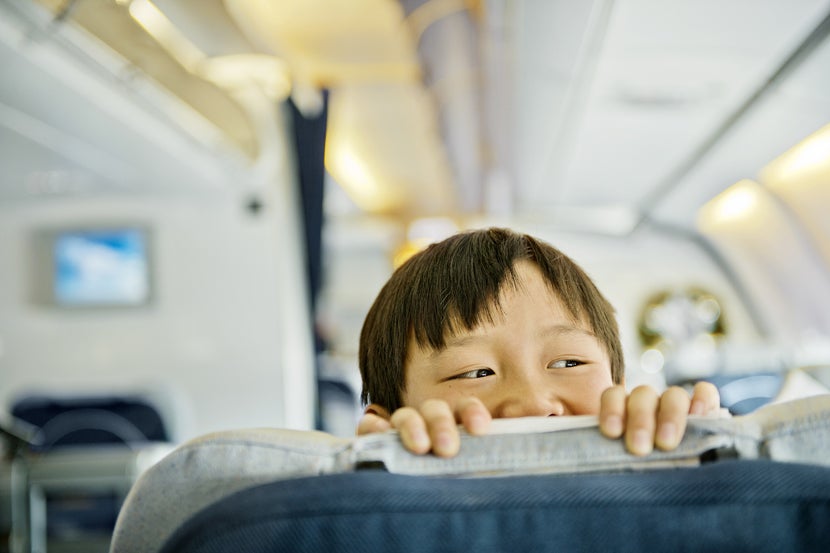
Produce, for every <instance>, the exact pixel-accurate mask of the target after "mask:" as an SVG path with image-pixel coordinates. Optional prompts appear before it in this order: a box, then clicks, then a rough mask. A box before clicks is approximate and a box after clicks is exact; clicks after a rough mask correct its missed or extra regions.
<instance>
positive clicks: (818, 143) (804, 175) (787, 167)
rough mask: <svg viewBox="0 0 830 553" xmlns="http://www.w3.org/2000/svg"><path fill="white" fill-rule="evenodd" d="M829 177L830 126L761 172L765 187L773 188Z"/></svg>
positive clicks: (809, 137)
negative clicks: (766, 185)
mask: <svg viewBox="0 0 830 553" xmlns="http://www.w3.org/2000/svg"><path fill="white" fill-rule="evenodd" d="M822 175H823V178H825V180H826V177H830V125H827V126H825V127H823V128H822V129H820V130H818V131H817V132H815V133H813V134H811V135H810V136H808V137H807V138H805V139H804V140H803V141H802V142H800V143H799V144H797V145H796V146H794V147H793V148H792V149H790V150H788V151H787V152H785V153H784V154H782V155H781V156H779V157H778V158H776V159H775V160H773V161H772V162H771V163H770V164H769V165H767V166H766V167H765V168H764V170H763V171H762V172H761V179H762V181H763V182H764V183H765V184H768V185H769V186H773V187H786V186H793V185H797V184H798V183H800V182H801V181H804V180H812V179H814V178H816V177H822Z"/></svg>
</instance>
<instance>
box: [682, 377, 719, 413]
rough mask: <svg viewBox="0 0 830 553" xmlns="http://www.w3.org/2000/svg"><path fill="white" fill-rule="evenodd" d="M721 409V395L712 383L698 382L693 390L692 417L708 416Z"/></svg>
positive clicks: (690, 408)
mask: <svg viewBox="0 0 830 553" xmlns="http://www.w3.org/2000/svg"><path fill="white" fill-rule="evenodd" d="M718 409H720V393H719V392H718V389H717V387H716V386H715V385H714V384H712V383H711V382H698V383H697V384H695V387H694V389H693V390H692V404H691V406H690V407H689V414H690V415H706V414H709V413H712V412H714V411H717V410H718Z"/></svg>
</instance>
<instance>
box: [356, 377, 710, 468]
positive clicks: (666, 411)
mask: <svg viewBox="0 0 830 553" xmlns="http://www.w3.org/2000/svg"><path fill="white" fill-rule="evenodd" d="M719 408H720V396H719V394H718V390H717V388H715V386H714V385H712V384H710V383H708V382H699V383H697V384H696V385H695V388H694V392H693V394H692V397H691V398H689V394H688V393H687V392H686V391H685V390H683V389H682V388H678V387H671V388H669V389H668V390H666V391H665V392H664V393H663V395H662V396H660V395H658V394H657V391H656V390H654V389H653V388H651V387H649V386H639V387H637V388H635V389H634V390H633V391H632V392H631V394H627V392H626V390H625V388H624V387H623V386H613V387H611V388H608V389H607V390H605V392H603V394H602V399H601V403H600V412H599V420H600V431H601V432H602V433H603V434H604V435H605V436H607V437H609V438H619V437H621V436H623V435H625V445H626V448H627V449H628V451H630V452H631V453H633V454H635V455H646V454H648V453H650V452H651V451H652V450H653V449H654V446H655V445H656V446H657V447H658V448H659V449H663V450H671V449H674V448H675V447H677V445H678V444H679V443H680V440H681V438H682V437H683V433H684V432H685V431H686V420H687V418H688V416H689V415H690V414H692V415H705V414H708V413H712V412H714V411H717V410H718V409H719ZM491 420H492V416H491V415H490V412H489V411H488V410H487V408H486V407H485V406H484V404H483V403H482V402H481V401H480V400H478V399H477V398H475V397H470V398H465V399H464V400H462V401H461V402H460V403H459V404H458V405H457V409H456V411H455V412H453V410H452V409H451V408H450V405H449V404H448V403H447V402H446V401H443V400H440V399H430V400H427V401H425V402H424V403H423V404H421V406H420V407H419V408H417V409H416V408H414V407H402V408H400V409H398V410H397V411H395V412H394V413H393V414H392V416H391V417H390V416H388V413H386V412H383V411H382V410H381V409H380V408H378V409H377V413H367V414H365V415H363V417H362V418H361V419H360V423H359V424H358V427H357V433H358V434H359V435H361V434H371V433H373V432H384V431H386V430H390V429H392V428H394V429H396V430H398V432H399V433H400V437H401V441H402V442H403V444H404V447H406V449H408V450H409V451H411V452H413V453H418V454H423V453H427V452H428V451H430V450H432V452H433V453H434V454H435V455H438V456H440V457H452V456H454V455H456V454H457V453H458V449H459V447H460V443H461V442H460V436H459V434H458V426H457V424H458V423H460V424H461V425H462V426H463V427H464V428H465V429H466V430H467V432H469V433H470V434H486V433H487V430H488V429H489V426H490V421H491Z"/></svg>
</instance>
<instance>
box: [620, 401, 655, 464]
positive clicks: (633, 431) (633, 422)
mask: <svg viewBox="0 0 830 553" xmlns="http://www.w3.org/2000/svg"><path fill="white" fill-rule="evenodd" d="M658 403H659V398H658V396H657V392H656V391H655V390H654V388H652V387H650V386H638V387H636V388H634V390H633V391H632V392H631V395H629V396H628V403H627V405H626V414H625V416H626V420H627V423H626V428H625V447H626V448H627V449H628V451H630V452H631V453H633V454H635V455H647V454H649V453H651V451H652V450H653V449H654V429H655V426H656V418H657V417H656V414H657V406H658Z"/></svg>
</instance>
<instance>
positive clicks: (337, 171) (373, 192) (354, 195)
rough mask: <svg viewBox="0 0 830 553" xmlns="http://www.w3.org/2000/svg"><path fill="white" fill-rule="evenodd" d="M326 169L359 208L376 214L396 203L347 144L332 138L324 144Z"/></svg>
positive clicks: (392, 196)
mask: <svg viewBox="0 0 830 553" xmlns="http://www.w3.org/2000/svg"><path fill="white" fill-rule="evenodd" d="M326 168H327V169H328V171H329V173H331V175H332V176H333V177H334V180H335V181H336V182H337V183H338V184H339V185H340V186H342V187H343V190H345V191H346V193H347V194H348V195H349V197H350V198H351V199H352V201H353V202H354V203H355V204H356V205H357V206H358V207H359V208H360V209H362V210H364V211H367V212H370V213H378V212H384V211H389V210H390V209H394V208H395V207H397V206H398V205H399V204H400V201H399V199H398V198H396V197H395V195H394V194H393V193H392V191H391V189H386V188H384V187H382V186H381V184H380V182H378V179H376V178H375V177H374V175H373V174H372V172H371V170H370V168H369V167H368V166H367V165H366V163H365V161H364V160H363V159H362V158H361V157H359V156H358V155H357V154H356V153H355V152H354V151H353V150H352V148H351V147H349V146H347V145H343V143H342V142H338V141H337V140H335V139H333V140H331V141H329V142H328V143H327V144H326Z"/></svg>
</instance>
